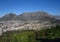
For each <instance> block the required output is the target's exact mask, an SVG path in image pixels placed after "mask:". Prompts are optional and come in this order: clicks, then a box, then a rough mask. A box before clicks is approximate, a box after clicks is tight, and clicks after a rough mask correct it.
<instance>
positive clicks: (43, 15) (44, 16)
mask: <svg viewBox="0 0 60 42" xmlns="http://www.w3.org/2000/svg"><path fill="white" fill-rule="evenodd" d="M12 20H22V21H29V20H30V21H31V20H39V21H53V20H54V17H53V16H52V15H50V14H48V13H47V12H40V11H37V12H30V13H22V14H20V15H16V14H13V13H10V14H7V15H5V16H3V17H2V18H0V21H12Z"/></svg>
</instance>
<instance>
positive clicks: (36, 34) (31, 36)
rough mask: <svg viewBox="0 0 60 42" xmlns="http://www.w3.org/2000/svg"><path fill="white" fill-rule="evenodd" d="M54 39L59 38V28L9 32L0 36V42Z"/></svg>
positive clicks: (36, 41)
mask: <svg viewBox="0 0 60 42" xmlns="http://www.w3.org/2000/svg"><path fill="white" fill-rule="evenodd" d="M55 38H60V26H56V27H52V28H49V29H44V30H38V31H34V30H29V31H28V30H26V31H19V30H18V31H9V32H6V33H3V35H2V36H0V42H38V41H39V42H40V41H41V39H55Z"/></svg>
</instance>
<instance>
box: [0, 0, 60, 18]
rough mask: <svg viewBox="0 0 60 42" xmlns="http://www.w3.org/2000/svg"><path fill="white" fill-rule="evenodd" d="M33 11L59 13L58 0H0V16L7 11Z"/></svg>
mask: <svg viewBox="0 0 60 42" xmlns="http://www.w3.org/2000/svg"><path fill="white" fill-rule="evenodd" d="M34 11H45V12H48V13H50V14H53V15H60V0H0V17H1V16H3V15H5V14H8V13H16V14H21V13H23V12H34Z"/></svg>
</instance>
